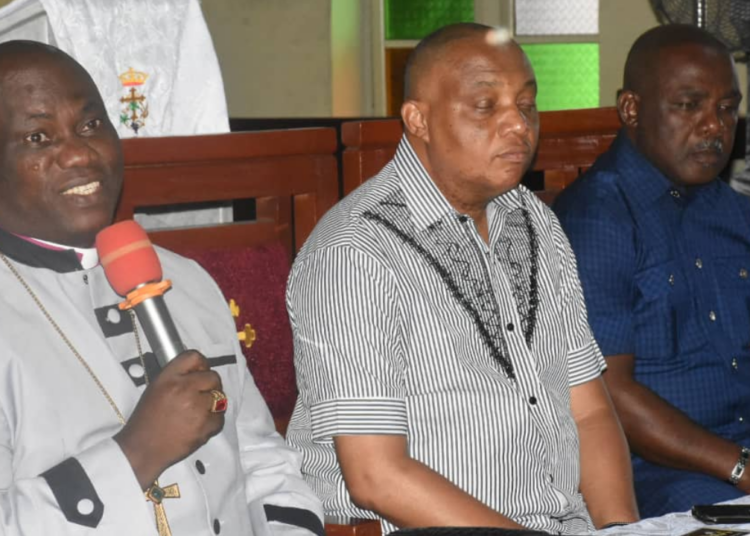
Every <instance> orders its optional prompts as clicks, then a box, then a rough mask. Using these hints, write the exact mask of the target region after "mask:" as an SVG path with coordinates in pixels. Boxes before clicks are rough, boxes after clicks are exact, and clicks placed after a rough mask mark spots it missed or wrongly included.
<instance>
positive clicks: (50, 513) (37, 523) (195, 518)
mask: <svg viewBox="0 0 750 536" xmlns="http://www.w3.org/2000/svg"><path fill="white" fill-rule="evenodd" d="M0 251H2V252H3V253H5V255H7V256H8V257H10V258H11V262H12V263H13V265H14V266H15V267H16V268H17V270H18V271H19V273H20V274H21V276H22V277H23V279H24V280H25V281H26V283H27V284H28V285H29V286H30V287H31V288H32V289H33V291H34V293H35V294H36V295H37V296H38V298H39V300H40V302H41V304H42V305H43V307H44V308H45V310H46V311H47V312H48V313H49V315H50V316H51V317H52V318H53V319H54V321H55V322H56V323H57V324H58V325H59V328H60V330H61V331H62V332H63V333H64V334H65V336H66V337H67V338H68V339H69V340H70V341H71V343H72V345H73V346H74V347H75V348H76V350H77V351H78V352H79V353H80V355H81V356H82V358H83V359H84V360H85V361H86V363H87V364H88V366H89V367H90V369H91V371H92V372H93V374H95V375H96V377H97V378H98V379H99V381H100V382H101V384H102V386H103V388H104V389H105V390H106V391H107V393H108V394H109V395H110V396H111V398H112V400H113V401H114V403H115V404H116V406H117V407H118V408H119V410H120V411H121V412H122V414H123V415H124V416H125V417H126V418H128V417H129V416H130V415H131V413H132V412H133V409H134V408H135V406H136V404H137V403H138V401H139V399H140V398H141V395H142V393H143V391H144V389H145V388H146V387H145V385H144V384H145V380H144V370H143V367H142V366H141V359H140V358H139V356H138V350H137V346H136V340H135V336H134V333H133V328H132V324H131V321H130V317H129V316H128V315H127V314H125V313H122V312H120V311H119V310H118V309H117V306H116V304H117V303H119V302H121V301H122V298H120V297H118V296H117V295H116V294H115V293H114V291H113V290H112V289H111V287H110V286H109V283H108V282H107V280H106V278H105V276H104V273H103V271H102V269H101V267H95V268H92V269H89V270H82V269H80V267H79V265H78V267H76V266H75V264H76V263H77V262H78V261H77V259H76V257H75V255H74V254H72V253H71V252H50V251H47V250H44V249H43V248H39V247H38V246H34V245H31V244H30V243H28V242H26V241H23V240H21V239H19V238H17V237H13V236H10V235H7V233H4V232H2V231H0ZM158 252H159V256H160V258H161V262H162V265H163V268H164V276H165V278H169V279H171V280H172V281H173V284H174V287H173V289H172V290H170V291H168V292H167V293H166V295H165V300H166V302H167V306H168V308H169V310H170V311H171V313H172V316H173V319H174V321H175V324H176V326H177V329H178V331H179V333H180V335H181V336H182V338H183V342H184V343H185V345H186V346H187V347H188V348H195V349H197V350H199V351H200V352H202V353H203V354H204V355H205V356H206V357H207V358H208V360H209V363H210V365H211V367H212V369H213V370H214V371H216V372H217V373H219V375H220V376H221V380H222V383H223V390H224V392H225V393H226V394H227V397H228V399H229V408H228V411H227V413H226V421H225V425H224V428H223V430H222V432H221V433H220V434H219V435H217V436H214V437H213V438H211V439H210V440H209V441H208V443H206V444H205V445H204V446H202V447H201V448H199V449H198V450H196V451H195V452H193V453H192V454H191V455H189V456H188V457H187V458H185V459H184V460H182V461H180V462H178V463H176V464H175V465H173V466H171V467H169V468H168V469H167V470H166V471H165V472H164V473H163V474H162V475H161V476H160V477H159V483H160V485H161V486H162V487H167V486H169V485H171V484H177V485H178V486H179V491H180V495H181V497H180V498H167V499H164V500H163V505H164V508H165V510H166V513H167V517H168V520H169V524H170V526H171V529H172V534H173V535H174V536H190V535H196V536H197V535H199V534H200V535H205V534H215V533H216V534H218V533H219V532H220V533H221V534H222V535H224V534H226V535H231V536H233V535H243V536H244V535H255V536H269V535H275V536H279V535H292V534H294V535H298V536H311V535H312V534H322V530H323V526H322V522H321V519H322V511H321V506H320V503H319V501H318V499H317V498H316V497H315V496H314V494H313V493H312V492H311V491H310V489H309V488H308V487H307V486H306V484H305V483H304V482H303V480H302V477H301V475H300V472H299V466H300V455H299V453H297V452H296V451H295V450H293V449H292V448H290V447H288V446H286V445H285V444H284V441H283V439H282V438H281V437H280V436H279V435H278V434H277V433H276V431H275V429H274V424H273V420H272V418H271V415H270V413H269V411H268V408H267V407H266V405H265V402H264V401H263V399H262V397H261V395H260V393H259V392H258V389H257V387H256V386H255V384H254V383H253V380H252V378H251V377H250V375H249V373H248V371H247V366H246V364H245V359H244V357H243V355H242V353H241V351H240V348H239V344H238V340H237V335H236V330H235V326H234V322H233V320H232V318H231V316H230V314H229V310H228V308H227V306H226V302H225V301H224V298H223V296H222V295H221V293H220V291H219V289H218V288H217V286H216V284H215V283H214V282H213V281H212V280H211V278H210V277H209V276H208V275H207V274H206V273H205V272H204V271H203V270H202V269H201V268H200V267H198V265H197V264H195V263H194V262H192V261H188V260H186V259H184V258H182V257H180V256H178V255H176V254H173V253H170V252H168V251H165V250H161V249H159V250H158ZM68 253H71V255H72V258H68V260H67V261H66V262H67V264H68V266H65V264H66V262H60V261H61V260H63V261H65V255H66V254H68ZM71 263H72V264H73V266H72V268H71ZM0 288H2V289H3V290H2V295H1V296H0V536H21V535H23V536H49V535H53V534H54V535H59V536H73V535H84V534H106V535H107V536H131V535H140V536H156V529H155V521H154V511H153V507H152V504H151V503H150V502H147V501H146V500H145V498H144V495H143V493H142V492H141V489H140V486H139V484H138V482H137V480H136V477H135V475H134V473H133V470H132V469H131V467H130V464H129V463H128V460H127V459H126V457H125V456H124V454H123V452H122V451H121V449H120V447H119V446H118V444H117V443H116V442H115V441H114V440H113V439H112V437H113V436H114V435H115V434H116V433H117V432H118V431H119V430H120V429H121V426H122V425H121V424H120V422H119V421H118V418H117V416H116V413H115V411H114V410H113V408H112V407H111V405H110V404H109V402H108V401H107V399H106V398H105V396H104V394H103V393H102V390H101V389H100V388H99V387H97V384H96V382H95V381H94V379H93V378H92V376H91V375H90V374H89V373H88V372H87V370H86V368H85V367H84V366H83V365H82V364H81V363H80V362H79V361H78V359H77V358H76V356H75V355H74V353H73V352H72V351H71V349H70V348H69V347H68V346H66V345H65V344H64V343H63V340H62V338H61V336H60V333H59V332H58V331H57V330H56V329H55V328H53V326H52V325H51V324H50V322H49V321H48V320H47V319H46V318H45V316H44V315H43V313H42V311H41V309H40V307H39V306H38V305H37V304H35V302H34V301H33V300H32V298H31V297H30V296H29V294H28V292H27V291H26V290H25V289H24V287H23V286H22V285H21V283H20V282H19V281H18V280H17V278H16V277H15V276H14V275H13V274H12V273H11V272H10V271H9V269H8V268H7V267H6V265H5V264H3V263H0ZM139 332H140V334H141V337H140V338H141V343H142V345H143V350H144V362H145V364H146V371H148V373H149V374H150V375H151V377H152V378H153V376H154V375H155V374H158V366H157V365H155V358H154V357H153V354H151V352H150V348H149V346H148V342H147V341H146V340H145V337H144V336H143V329H142V328H141V329H140V330H139ZM154 368H156V370H154ZM208 409H209V408H208V406H207V408H206V411H208ZM217 530H218V531H219V532H217Z"/></svg>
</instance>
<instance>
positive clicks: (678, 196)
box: [669, 188, 680, 199]
mask: <svg viewBox="0 0 750 536" xmlns="http://www.w3.org/2000/svg"><path fill="white" fill-rule="evenodd" d="M669 195H671V196H672V197H674V198H675V199H679V198H680V192H678V191H677V190H675V189H674V188H673V189H671V190H669Z"/></svg>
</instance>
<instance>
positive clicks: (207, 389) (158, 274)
mask: <svg viewBox="0 0 750 536" xmlns="http://www.w3.org/2000/svg"><path fill="white" fill-rule="evenodd" d="M96 248H97V250H98V252H99V258H100V262H101V263H102V266H103V267H104V272H105V274H106V276H107V279H108V280H109V282H110V284H111V285H112V288H114V290H115V291H116V292H117V293H118V294H120V295H122V296H126V300H125V302H123V304H121V305H120V308H121V309H130V308H132V309H133V310H134V311H135V313H136V316H137V317H138V321H139V323H140V325H141V327H142V330H143V333H144V334H145V336H146V339H147V340H148V343H149V345H150V346H151V349H152V350H153V351H154V353H155V354H156V357H157V360H158V362H159V364H160V365H161V366H162V367H163V370H162V371H161V373H160V374H159V375H158V376H157V377H156V378H151V379H150V380H151V381H150V383H149V385H148V387H147V388H146V390H145V392H144V393H143V396H142V397H141V399H140V401H139V402H138V405H137V406H136V408H135V410H134V411H133V414H132V415H131V417H130V419H129V420H128V422H127V424H126V425H125V427H124V428H123V429H122V430H121V431H120V432H119V433H118V434H117V435H115V437H114V439H115V441H117V443H118V444H119V445H120V448H121V449H122V451H123V452H124V454H125V456H126V457H127V458H128V461H129V462H130V464H131V466H132V467H133V471H134V472H135V474H136V476H137V478H138V481H139V483H140V484H141V486H142V487H143V489H146V488H147V487H149V486H150V485H151V484H152V483H153V482H154V480H156V479H157V478H158V476H159V475H160V474H161V473H162V472H163V471H164V470H165V469H166V468H167V467H169V466H171V465H173V464H174V463H177V462H178V461H180V460H182V459H183V458H185V457H186V456H188V455H190V454H191V453H192V452H194V451H195V450H197V449H198V448H199V447H201V446H202V445H204V444H205V443H206V442H207V441H208V440H209V439H210V438H211V437H213V436H214V435H216V434H218V433H219V432H220V431H221V429H222V428H223V426H224V411H225V410H226V408H227V399H226V397H225V396H224V393H223V391H222V384H221V378H220V376H219V375H218V374H217V373H216V372H214V371H212V370H211V368H210V366H209V364H208V360H207V359H206V358H205V357H204V356H202V355H201V354H200V353H199V352H197V351H194V350H188V351H186V350H185V346H184V344H183V343H182V341H181V340H180V336H179V333H178V332H177V328H176V327H175V324H174V322H173V321H172V318H171V316H170V315H169V311H168V310H167V306H166V303H165V301H164V292H166V291H167V290H168V289H169V288H170V286H171V283H170V282H169V281H162V269H161V263H160V262H159V258H158V256H157V255H156V252H155V251H154V248H153V246H152V245H151V241H150V240H149V238H148V236H147V235H146V232H145V231H144V230H143V229H142V228H141V226H140V225H138V224H137V223H136V222H134V221H125V222H121V223H117V224H115V225H112V226H110V227H107V228H106V229H104V230H102V231H101V232H100V233H99V235H98V236H97V237H96Z"/></svg>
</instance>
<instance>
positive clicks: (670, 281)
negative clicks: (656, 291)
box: [669, 274, 674, 286]
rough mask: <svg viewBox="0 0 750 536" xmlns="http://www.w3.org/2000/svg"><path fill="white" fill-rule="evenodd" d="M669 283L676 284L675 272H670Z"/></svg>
mask: <svg viewBox="0 0 750 536" xmlns="http://www.w3.org/2000/svg"><path fill="white" fill-rule="evenodd" d="M669 284H670V285H672V286H674V274H669Z"/></svg>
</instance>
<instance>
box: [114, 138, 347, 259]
mask: <svg viewBox="0 0 750 536" xmlns="http://www.w3.org/2000/svg"><path fill="white" fill-rule="evenodd" d="M336 147H337V140H336V134H335V130H334V129H332V128H310V129H299V130H283V131H267V132H241V133H231V134H216V135H203V136H184V137H165V138H140V139H138V138H134V139H127V140H124V141H123V152H124V157H125V184H124V187H123V193H122V197H121V199H120V204H119V208H118V211H117V215H116V220H122V219H130V218H132V217H133V213H134V211H135V209H136V208H141V207H157V206H164V205H179V204H184V203H204V202H222V201H234V200H245V199H255V201H256V204H255V215H256V217H255V219H254V220H252V221H244V222H233V223H229V224H224V225H218V226H204V227H195V228H183V229H175V230H159V231H155V232H152V233H150V236H151V239H152V241H153V242H154V243H155V244H159V245H161V246H164V247H166V248H168V249H171V250H173V251H176V252H178V253H180V252H182V251H185V250H195V249H201V248H209V247H217V246H218V247H240V246H254V245H262V244H268V243H270V242H274V241H280V242H281V243H282V244H284V247H285V248H286V249H287V251H288V252H289V256H290V258H291V257H292V256H293V254H294V253H295V252H296V251H297V250H298V249H299V248H300V247H301V246H302V244H303V243H304V241H305V239H306V238H307V236H308V235H309V234H310V232H311V231H312V229H313V228H314V227H315V224H316V223H317V221H318V220H319V219H320V218H321V217H322V216H323V214H325V212H326V211H327V210H328V209H329V208H330V207H331V206H333V204H334V203H335V202H336V201H337V199H338V178H337V166H336V158H335V155H334V153H335V151H336Z"/></svg>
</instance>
